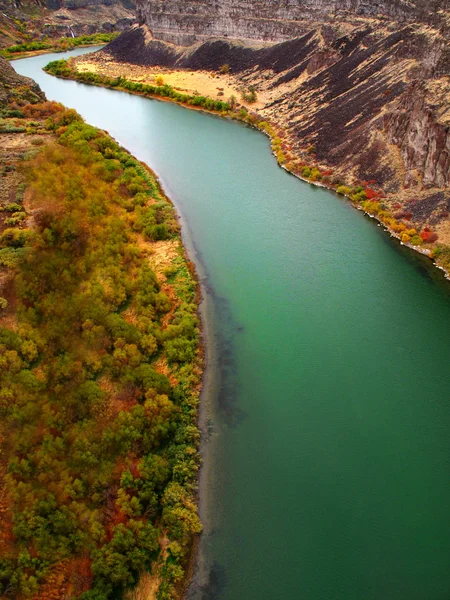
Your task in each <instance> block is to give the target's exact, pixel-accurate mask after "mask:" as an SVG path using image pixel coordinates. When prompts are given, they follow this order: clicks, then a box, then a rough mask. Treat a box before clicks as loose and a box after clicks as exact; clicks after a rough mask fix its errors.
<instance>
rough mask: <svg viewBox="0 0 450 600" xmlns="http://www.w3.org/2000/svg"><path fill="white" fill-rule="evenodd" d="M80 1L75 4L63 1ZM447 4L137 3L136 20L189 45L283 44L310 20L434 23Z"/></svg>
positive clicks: (365, 0) (334, 0)
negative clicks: (216, 41) (224, 40)
mask: <svg viewBox="0 0 450 600" xmlns="http://www.w3.org/2000/svg"><path fill="white" fill-rule="evenodd" d="M64 1H81V0H64ZM449 6H450V1H449V0H434V1H433V0H431V1H427V0H378V1H375V2H373V1H370V0H281V1H276V0H264V1H262V2H261V1H260V0H241V1H240V2H232V1H230V0H196V1H189V0H137V1H136V10H137V16H138V19H139V21H140V23H141V24H146V25H147V26H148V27H149V29H150V30H151V31H152V33H153V35H154V37H155V38H157V39H160V40H165V41H168V42H172V43H175V44H179V45H185V46H187V45H190V44H193V43H195V42H198V41H203V40H205V39H209V38H211V37H228V38H232V39H242V40H246V41H249V40H253V41H271V42H274V41H283V40H287V39H291V38H294V37H298V36H299V35H301V34H302V33H305V32H306V30H307V28H308V22H309V25H310V24H311V21H313V22H321V23H324V22H329V23H336V22H342V21H345V20H346V19H349V20H350V21H352V22H354V19H355V17H356V18H361V19H367V18H381V19H390V20H395V21H396V22H411V21H416V22H417V21H422V22H427V23H428V22H431V23H436V22H438V21H442V20H443V19H444V13H445V11H447V10H448V9H449Z"/></svg>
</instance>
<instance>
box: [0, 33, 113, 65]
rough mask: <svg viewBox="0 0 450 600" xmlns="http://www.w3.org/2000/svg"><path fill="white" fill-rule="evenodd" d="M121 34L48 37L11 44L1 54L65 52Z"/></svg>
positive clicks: (103, 41) (10, 56)
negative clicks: (53, 38) (47, 51)
mask: <svg viewBox="0 0 450 600" xmlns="http://www.w3.org/2000/svg"><path fill="white" fill-rule="evenodd" d="M118 35H119V34H118V33H94V34H92V35H82V36H79V37H73V38H72V37H63V38H59V39H56V40H52V39H47V40H43V41H41V42H36V41H34V42H24V43H23V44H16V45H14V46H9V47H8V48H5V49H4V50H1V51H0V54H1V55H2V56H3V57H4V58H6V59H8V60H11V59H12V58H17V57H18V55H22V54H25V53H27V52H37V51H40V50H54V51H55V52H65V51H67V50H72V49H73V48H76V47H78V46H91V45H97V44H98V45H100V44H107V43H108V42H111V41H112V40H114V39H115V38H116V37H117V36H118Z"/></svg>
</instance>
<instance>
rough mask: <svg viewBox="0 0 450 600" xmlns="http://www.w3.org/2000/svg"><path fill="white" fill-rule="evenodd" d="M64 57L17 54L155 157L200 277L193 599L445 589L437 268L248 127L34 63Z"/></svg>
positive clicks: (444, 405)
mask: <svg viewBox="0 0 450 600" xmlns="http://www.w3.org/2000/svg"><path fill="white" fill-rule="evenodd" d="M82 52H86V49H83V50H81V49H80V50H77V51H75V52H73V53H71V55H74V54H80V53H82ZM63 56H66V55H64V54H61V55H55V54H52V55H47V56H38V57H34V58H30V59H25V60H19V61H15V62H14V63H13V66H14V67H15V68H16V70H17V71H18V72H19V73H21V74H23V75H28V76H30V77H33V78H34V79H35V80H36V81H38V83H39V84H40V85H41V87H42V89H43V90H44V91H45V93H46V94H47V97H48V98H49V99H52V100H58V101H61V102H63V103H64V104H65V105H67V106H69V107H73V108H75V109H76V110H77V111H79V112H80V113H81V114H82V115H83V117H84V118H85V119H86V120H87V121H88V122H89V123H91V124H93V125H96V126H98V127H101V128H103V129H106V130H107V131H108V132H109V133H110V134H111V135H112V136H114V137H115V138H116V139H117V140H118V141H119V142H120V143H121V144H122V145H123V146H125V147H126V148H127V149H128V150H129V151H130V152H132V153H133V154H134V155H135V156H137V157H138V158H139V159H140V160H143V161H145V162H146V163H147V164H148V165H149V166H150V167H151V168H152V169H154V170H155V171H156V173H157V174H158V175H159V177H160V178H161V182H162V184H163V186H164V188H165V191H166V192H167V194H168V195H169V196H170V197H171V198H172V199H173V201H174V203H175V205H176V207H177V210H178V212H179V214H180V215H181V219H182V223H183V233H184V241H185V243H186V245H187V247H188V249H189V252H190V254H191V257H192V258H193V259H194V260H195V262H196V264H197V267H198V269H199V272H200V276H201V281H202V288H203V293H204V297H205V300H204V304H203V314H204V318H205V323H206V326H207V327H206V329H207V334H208V335H207V338H208V339H207V346H208V356H209V369H208V375H207V380H206V386H205V393H204V394H203V400H202V401H203V417H204V420H205V422H207V425H208V431H209V435H208V436H206V438H207V439H206V438H205V440H204V442H203V446H202V453H203V455H204V457H205V468H204V470H203V473H202V481H201V516H202V518H203V521H204V524H205V533H204V535H203V537H202V541H201V545H200V557H199V564H198V567H197V570H196V574H195V576H194V581H193V584H192V585H191V589H190V592H189V597H190V598H191V599H192V600H200V599H202V600H291V599H292V600H294V599H295V600H448V598H449V597H450V570H449V562H450V532H449V507H450V485H449V474H450V402H449V400H450V393H449V390H450V376H449V365H450V339H449V333H450V295H449V284H448V283H447V282H445V281H444V279H443V277H442V276H441V275H440V273H439V272H438V271H436V270H433V269H432V267H431V265H430V264H429V262H428V261H427V259H425V258H423V257H420V256H414V254H413V253H412V252H411V251H410V250H408V249H405V248H402V247H401V246H400V245H399V244H398V243H397V242H396V241H393V240H391V239H390V238H389V237H388V236H387V235H386V234H385V233H384V232H383V231H382V230H381V228H380V227H378V226H377V225H376V224H375V223H374V222H373V221H371V220H370V219H368V218H367V217H366V216H364V215H363V214H362V213H360V212H358V211H356V210H354V209H353V208H352V207H351V206H350V205H349V203H348V202H347V201H346V200H344V199H342V197H338V196H336V195H334V194H332V193H330V192H327V191H325V190H323V189H318V188H315V187H313V186H311V185H309V184H306V183H303V182H300V181H298V180H297V179H295V178H294V177H292V176H290V175H289V174H287V173H286V172H285V171H283V170H282V169H280V168H279V167H278V166H277V164H276V162H275V160H274V158H273V157H272V155H271V153H270V146H269V141H268V139H267V138H266V137H265V136H263V135H262V134H260V133H259V132H257V131H254V130H252V129H250V128H248V127H245V126H243V125H242V124H240V123H235V122H229V121H226V120H223V119H220V118H218V117H215V116H211V115H207V114H202V113H199V112H194V111H189V110H187V109H184V108H181V107H179V106H176V105H173V104H169V103H164V102H159V101H155V100H148V99H144V98H141V97H138V96H132V95H129V94H125V93H120V92H116V91H111V90H106V89H101V88H96V87H91V86H87V85H83V84H79V83H75V82H71V81H63V80H59V79H56V78H54V77H51V76H49V75H47V74H45V73H44V72H42V71H41V67H42V66H44V65H45V64H46V63H47V62H49V60H55V59H57V58H60V57H63Z"/></svg>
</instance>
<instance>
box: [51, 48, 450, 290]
mask: <svg viewBox="0 0 450 600" xmlns="http://www.w3.org/2000/svg"><path fill="white" fill-rule="evenodd" d="M70 60H72V59H69V61H70ZM65 62H68V61H65ZM69 68H70V70H71V74H70V75H69V76H64V75H61V74H56V73H52V72H51V71H47V70H46V69H45V70H46V72H47V73H49V74H51V75H54V76H56V77H59V78H60V79H68V80H71V81H78V82H79V83H85V84H87V85H95V86H97V87H104V88H107V89H111V90H114V89H116V90H117V91H122V92H128V93H130V94H134V95H137V96H143V97H146V98H149V99H154V100H161V101H163V102H172V103H174V104H178V105H180V106H183V107H185V108H188V109H191V110H197V111H198V110H199V111H202V112H205V113H207V114H212V115H215V116H218V117H221V118H224V119H231V120H235V121H239V122H241V123H245V124H246V125H249V126H250V127H252V128H254V129H256V130H258V131H260V132H261V133H264V134H265V135H266V136H267V137H268V138H269V140H270V141H271V152H272V154H273V156H274V157H275V160H276V161H277V163H278V165H279V167H281V168H282V169H284V170H285V171H286V172H287V173H289V174H290V175H293V176H294V177H296V178H297V179H299V180H301V181H303V182H305V183H309V184H311V185H315V186H316V187H321V188H324V189H326V190H328V191H330V192H334V193H336V194H338V195H340V196H343V197H345V198H347V200H348V201H349V202H350V203H351V205H352V206H353V207H354V208H356V209H357V210H359V211H362V212H363V213H364V214H366V215H367V216H368V217H370V218H372V219H375V220H376V221H377V222H378V223H379V224H380V226H382V227H383V230H384V231H385V232H387V233H389V235H390V237H391V238H395V239H397V240H398V241H399V242H400V244H401V245H403V246H406V247H407V248H409V249H410V250H412V251H414V252H417V253H419V254H422V255H424V256H427V257H428V258H429V260H430V261H431V262H432V265H433V266H434V267H435V268H436V269H438V270H440V271H442V272H443V273H444V277H445V279H446V280H448V281H450V269H447V268H445V267H444V266H443V265H440V264H439V263H438V262H436V260H435V257H434V256H433V250H434V248H433V247H426V248H422V247H421V246H419V245H414V244H410V243H408V242H404V241H402V239H401V236H400V234H398V233H396V232H395V231H394V230H393V229H392V228H391V227H389V225H388V224H387V223H385V222H384V221H383V220H382V219H381V218H380V217H379V216H378V215H376V214H374V213H372V212H370V210H366V209H365V208H364V207H363V206H361V204H359V203H357V202H355V201H354V200H353V199H352V198H351V195H350V193H342V192H339V191H337V188H338V187H339V186H333V185H327V184H326V183H324V182H322V181H317V180H311V179H307V178H306V177H303V176H302V175H300V174H299V173H298V172H295V171H294V170H291V169H290V168H288V166H287V164H289V163H290V162H293V160H301V159H300V156H298V155H294V156H293V159H292V160H289V161H287V160H286V157H285V155H284V153H283V141H284V140H283V139H282V138H281V137H279V135H278V133H277V131H276V130H275V128H276V127H277V124H276V123H275V124H272V123H270V122H269V121H267V120H266V119H264V118H263V117H261V116H260V115H258V114H257V113H253V112H249V111H248V109H246V108H245V107H244V109H243V110H244V111H245V115H244V114H243V113H242V108H241V110H240V113H238V112H236V110H237V109H236V110H234V111H233V110H232V109H229V110H226V111H224V110H214V109H212V110H210V109H208V108H206V107H204V106H195V105H191V104H189V102H188V101H186V102H181V101H178V100H177V99H176V98H172V97H167V96H164V95H157V94H151V93H149V92H145V91H138V90H133V89H128V88H125V87H122V86H121V85H109V84H108V83H107V82H106V80H108V79H110V78H107V77H105V76H100V77H103V79H105V81H104V82H101V81H90V80H86V79H85V78H86V77H87V78H89V76H93V75H96V74H94V73H92V72H89V71H78V70H77V69H76V67H75V68H74V67H73V66H72V65H70V66H69ZM97 77H99V76H98V75H97ZM121 79H123V81H124V82H126V84H127V83H132V82H131V81H129V80H126V79H124V78H121ZM212 101H213V102H214V100H212ZM286 163H287V164H286ZM314 168H315V167H314V165H313V164H312V165H311V169H314ZM341 187H349V186H346V184H345V183H344V184H341ZM375 200H378V198H375ZM380 200H381V198H380ZM384 212H387V211H384Z"/></svg>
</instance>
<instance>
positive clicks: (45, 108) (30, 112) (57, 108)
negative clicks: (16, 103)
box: [22, 101, 65, 119]
mask: <svg viewBox="0 0 450 600" xmlns="http://www.w3.org/2000/svg"><path fill="white" fill-rule="evenodd" d="M63 110H65V109H64V106H63V105H62V104H60V103H59V102H53V101H51V102H40V103H39V104H27V105H26V106H24V107H23V108H22V112H23V113H24V114H25V116H26V117H28V118H31V119H37V118H39V117H50V116H52V115H54V114H56V113H58V112H62V111H63Z"/></svg>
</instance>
